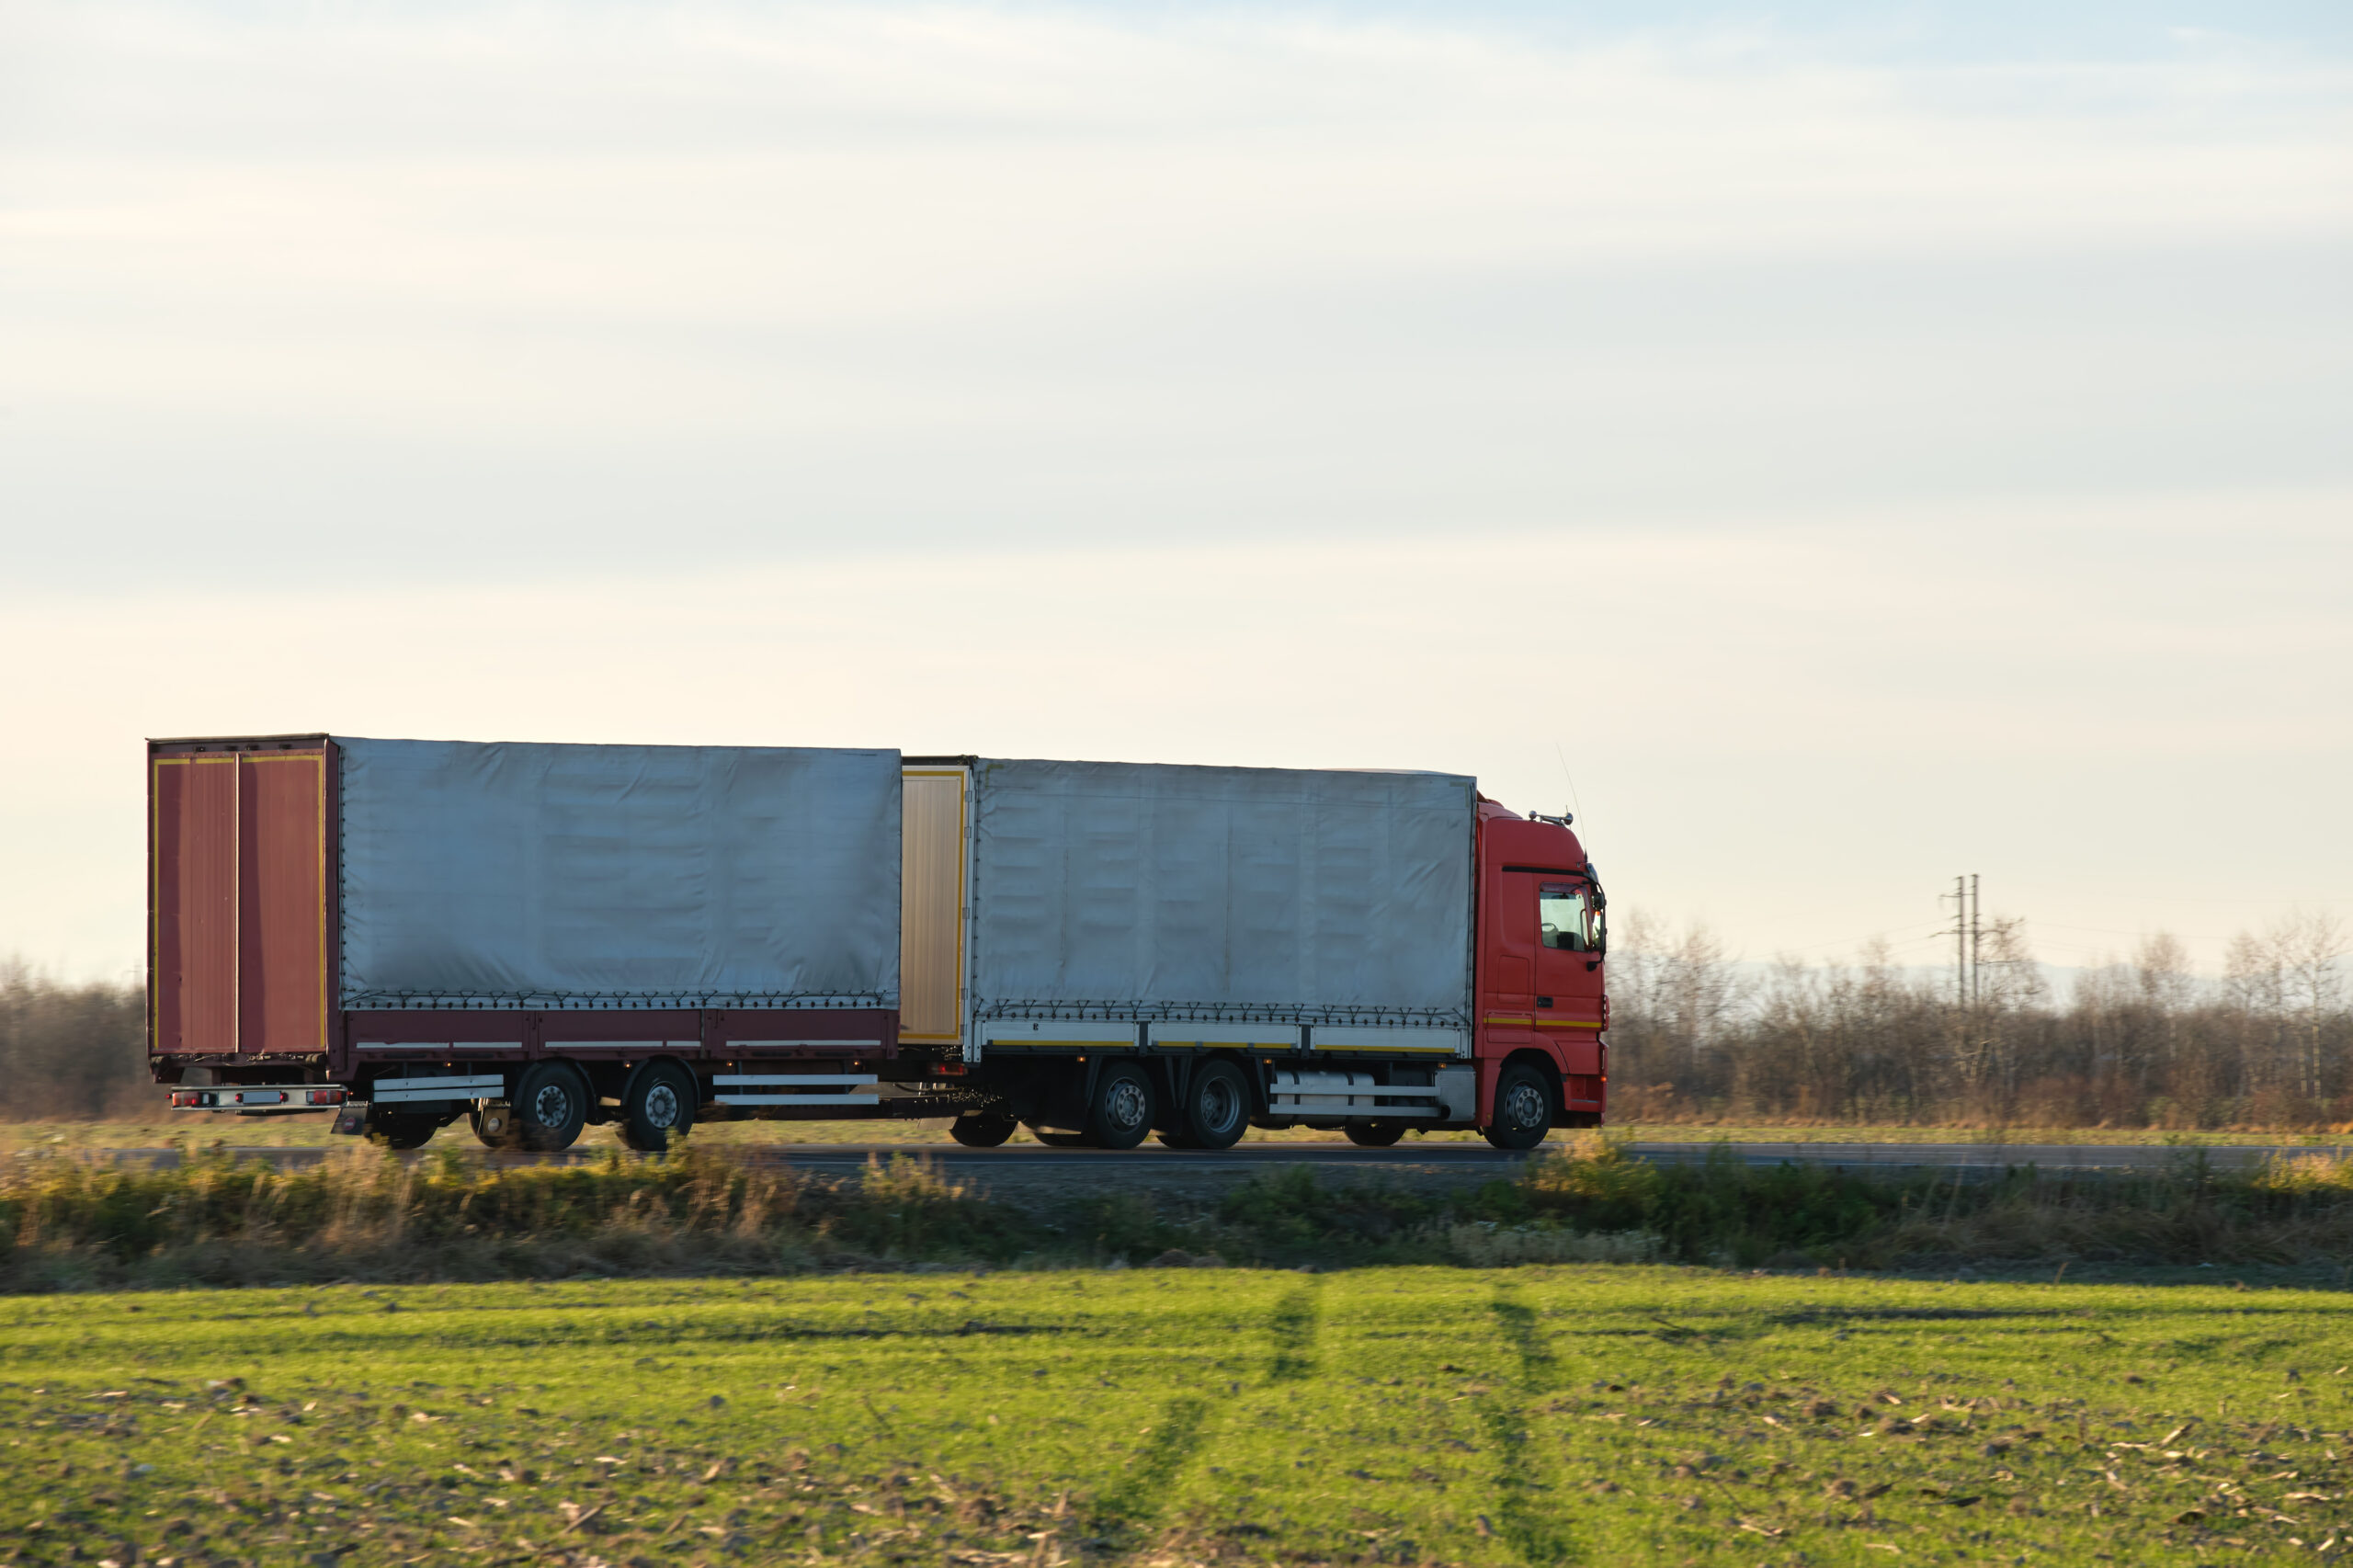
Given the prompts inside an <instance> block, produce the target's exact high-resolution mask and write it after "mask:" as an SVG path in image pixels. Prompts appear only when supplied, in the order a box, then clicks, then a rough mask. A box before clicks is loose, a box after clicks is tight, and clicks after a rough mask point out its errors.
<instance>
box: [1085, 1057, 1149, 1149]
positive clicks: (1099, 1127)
mask: <svg viewBox="0 0 2353 1568" xmlns="http://www.w3.org/2000/svg"><path fill="white" fill-rule="evenodd" d="M1154 1098H1155V1096H1154V1094H1153V1092H1152V1080H1151V1079H1150V1078H1148V1077H1146V1076H1145V1075H1144V1071H1143V1069H1142V1067H1139V1066H1137V1065H1136V1064H1135V1063H1134V1062H1119V1061H1113V1062H1105V1063H1103V1070H1102V1072H1100V1073H1098V1074H1096V1078H1095V1100H1094V1103H1093V1104H1092V1105H1089V1106H1088V1107H1087V1108H1086V1141H1087V1142H1090V1143H1092V1144H1094V1145H1095V1146H1096V1147H1097V1148H1098V1149H1132V1148H1134V1147H1135V1146H1136V1145H1137V1144H1139V1143H1141V1142H1143V1141H1144V1135H1145V1134H1147V1133H1149V1132H1150V1131H1152V1124H1153V1123H1154V1121H1156V1120H1157V1119H1159V1117H1158V1114H1157V1113H1158V1110H1159V1107H1158V1106H1157V1105H1155V1104H1154Z"/></svg>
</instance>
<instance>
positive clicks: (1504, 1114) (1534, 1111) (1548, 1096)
mask: <svg viewBox="0 0 2353 1568" xmlns="http://www.w3.org/2000/svg"><path fill="white" fill-rule="evenodd" d="M1551 1126H1552V1085H1549V1084H1547V1083H1545V1082H1544V1074H1541V1073H1539V1072H1538V1071H1537V1070H1536V1069H1535V1068H1533V1067H1530V1066H1529V1065H1528V1063H1526V1062H1511V1063H1510V1064H1508V1065H1506V1067H1505V1068H1504V1070H1503V1071H1502V1072H1501V1073H1498V1074H1495V1119H1494V1120H1492V1121H1490V1122H1489V1123H1488V1124H1487V1125H1486V1126H1484V1127H1483V1128H1481V1129H1480V1130H1479V1131H1482V1132H1483V1133H1485V1134H1486V1135H1487V1142H1490V1143H1493V1144H1494V1145H1495V1147H1496V1148H1498V1149H1515V1150H1516V1149H1533V1148H1534V1147H1536V1145H1538V1144H1539V1143H1541V1142H1544V1133H1545V1131H1546V1130H1548V1129H1549V1128H1551Z"/></svg>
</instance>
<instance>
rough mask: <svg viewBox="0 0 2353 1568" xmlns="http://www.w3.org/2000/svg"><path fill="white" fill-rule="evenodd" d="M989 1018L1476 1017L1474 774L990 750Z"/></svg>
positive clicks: (985, 886)
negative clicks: (1078, 1012) (1054, 757)
mask: <svg viewBox="0 0 2353 1568" xmlns="http://www.w3.org/2000/svg"><path fill="white" fill-rule="evenodd" d="M972 789H973V792H974V794H973V799H974V873H973V881H972V899H973V901H974V904H975V908H976V919H975V926H974V936H973V948H974V951H973V955H972V971H973V977H974V978H973V987H972V989H973V1002H974V1011H975V1014H976V1016H977V1017H981V1018H983V1019H986V1018H993V1017H994V1018H1006V1017H1020V1016H1023V1015H1024V1014H1025V1013H1026V1012H1028V1011H1032V1010H1034V1011H1037V1012H1040V1013H1044V1014H1051V1012H1052V1011H1053V1010H1055V1009H1057V1008H1060V1009H1063V1010H1065V1011H1067V1010H1068V1009H1070V1008H1072V1007H1073V1006H1085V1007H1087V1008H1089V1009H1091V1010H1099V1011H1108V1012H1110V1013H1112V1014H1113V1015H1114V1016H1118V1017H1133V1018H1139V1019H1151V1018H1162V1019H1169V1020H1176V1019H1180V1018H1186V1017H1201V1018H1204V1019H1205V1020H1207V1019H1215V1020H1216V1021H1220V1022H1223V1021H1227V1020H1228V1019H1230V1018H1231V1017H1233V1015H1235V1014H1242V1015H1245V1016H1246V1017H1257V1018H1269V1017H1271V1018H1272V1019H1273V1020H1274V1021H1278V1022H1300V1023H1316V1022H1319V1021H1322V1020H1327V1019H1328V1020H1330V1021H1332V1022H1335V1023H1338V1022H1353V1021H1359V1020H1360V1021H1364V1022H1368V1023H1379V1022H1386V1021H1392V1020H1394V1021H1397V1022H1404V1021H1408V1020H1412V1021H1417V1022H1418V1021H1424V1020H1427V1021H1428V1022H1431V1023H1443V1024H1447V1025H1450V1026H1454V1027H1460V1028H1467V1027H1468V1025H1469V1023H1470V1011H1471V1009H1470V994H1469V987H1470V980H1469V975H1468V972H1467V966H1466V963H1465V955H1466V954H1467V953H1468V952H1469V950H1470V945H1471V857H1472V829H1473V822H1474V811H1475V801H1476V790H1475V788H1474V785H1473V782H1472V780H1471V779H1469V778H1459V777H1455V776H1452V775H1446V774H1431V773H1316V772H1295V771H1288V770H1279V769H1272V768H1241V767H1159V766H1152V765H1140V764H1128V763H1084V762H1014V761H984V762H983V763H981V764H979V765H978V766H977V767H976V768H975V769H974V775H973V782H972Z"/></svg>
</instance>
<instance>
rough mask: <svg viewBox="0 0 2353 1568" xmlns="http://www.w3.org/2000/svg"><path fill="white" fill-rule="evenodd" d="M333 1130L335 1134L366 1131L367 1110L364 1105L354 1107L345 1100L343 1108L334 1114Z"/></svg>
mask: <svg viewBox="0 0 2353 1568" xmlns="http://www.w3.org/2000/svg"><path fill="white" fill-rule="evenodd" d="M335 1131H337V1132H347V1133H353V1134H358V1133H361V1132H365V1131H368V1108H367V1107H366V1106H364V1105H354V1104H352V1103H351V1102H350V1101H349V1100H346V1101H345V1102H344V1105H343V1108H342V1109H341V1110H339V1111H337V1112H335Z"/></svg>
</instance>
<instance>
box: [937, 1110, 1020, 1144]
mask: <svg viewBox="0 0 2353 1568" xmlns="http://www.w3.org/2000/svg"><path fill="white" fill-rule="evenodd" d="M1020 1125H1021V1124H1020V1123H1019V1122H1017V1121H1016V1120H1014V1119H1013V1118H1011V1117H1009V1116H960V1117H958V1118H957V1119H956V1120H955V1123H954V1125H952V1126H950V1127H949V1129H948V1136H949V1137H950V1138H953V1139H954V1140H956V1142H959V1143H961V1144H962V1145H964V1147H966V1148H967V1149H994V1148H996V1147H997V1146H998V1145H999V1144H1001V1143H1003V1142H1005V1141H1006V1139H1008V1138H1010V1137H1012V1136H1013V1130H1014V1129H1015V1128H1017V1127H1018V1126H1020Z"/></svg>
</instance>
